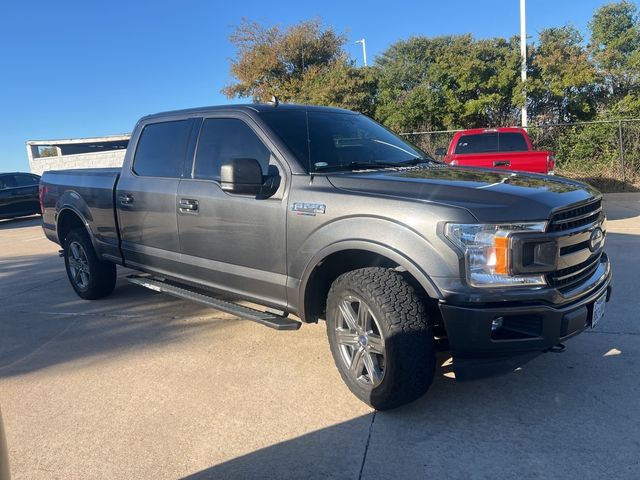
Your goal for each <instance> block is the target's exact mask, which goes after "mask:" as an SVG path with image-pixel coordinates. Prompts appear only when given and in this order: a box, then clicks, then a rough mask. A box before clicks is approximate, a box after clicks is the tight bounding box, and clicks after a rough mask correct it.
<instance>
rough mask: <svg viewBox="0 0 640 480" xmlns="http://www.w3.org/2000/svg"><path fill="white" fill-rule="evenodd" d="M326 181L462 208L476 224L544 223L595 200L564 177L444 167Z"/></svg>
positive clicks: (354, 189)
mask: <svg viewBox="0 0 640 480" xmlns="http://www.w3.org/2000/svg"><path fill="white" fill-rule="evenodd" d="M328 179H329V181H330V182H331V184H332V185H333V186H334V187H336V188H338V189H341V190H347V191H351V192H360V193H366V194H371V195H376V196H386V197H393V198H399V199H410V200H416V201H421V202H427V203H437V204H441V205H451V206H455V207H459V208H464V209H466V210H468V211H469V212H470V213H471V214H472V215H474V216H475V217H476V218H477V219H478V221H479V222H511V221H518V222H522V221H538V220H546V219H548V218H549V216H550V214H551V212H552V211H554V210H557V209H559V208H562V207H566V206H569V205H572V204H575V203H581V202H584V201H586V200H589V199H591V198H594V197H598V196H600V193H599V192H598V191H597V190H596V189H594V188H592V187H590V186H589V185H586V184H583V183H580V182H576V181H572V180H568V179H565V178H557V177H549V176H546V175H533V174H526V173H517V172H511V171H501V170H491V169H482V168H468V167H467V168H465V167H449V166H445V165H429V166H427V167H417V168H407V169H402V170H400V171H398V170H377V171H375V172H364V171H362V172H353V173H344V174H335V175H329V176H328Z"/></svg>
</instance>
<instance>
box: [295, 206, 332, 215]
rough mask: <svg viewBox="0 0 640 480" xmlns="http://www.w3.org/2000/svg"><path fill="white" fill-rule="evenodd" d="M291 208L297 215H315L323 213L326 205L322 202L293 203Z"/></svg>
mask: <svg viewBox="0 0 640 480" xmlns="http://www.w3.org/2000/svg"><path fill="white" fill-rule="evenodd" d="M291 210H292V211H294V212H296V213H297V214H298V215H310V216H312V217H315V216H316V215H317V214H319V213H325V212H326V211H327V206H326V205H325V204H324V203H294V204H293V206H292V207H291Z"/></svg>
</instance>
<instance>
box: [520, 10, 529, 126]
mask: <svg viewBox="0 0 640 480" xmlns="http://www.w3.org/2000/svg"><path fill="white" fill-rule="evenodd" d="M525 3H526V0H520V57H521V60H522V61H521V65H520V78H521V79H522V85H523V88H525V87H524V85H525V84H526V82H527V18H526V16H527V7H526V5H525ZM522 128H527V90H526V89H524V104H523V105H522Z"/></svg>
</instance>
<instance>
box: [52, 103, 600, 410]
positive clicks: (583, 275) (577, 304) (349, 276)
mask: <svg viewBox="0 0 640 480" xmlns="http://www.w3.org/2000/svg"><path fill="white" fill-rule="evenodd" d="M40 190H41V191H40V197H41V201H42V212H43V226H44V231H45V233H46V235H47V237H48V238H49V239H51V240H52V241H54V242H56V243H58V244H60V245H61V246H62V248H63V250H62V255H63V256H64V261H65V266H66V270H67V274H68V277H69V280H70V282H71V285H72V287H73V288H74V289H75V291H76V292H77V294H78V295H79V296H80V297H82V298H84V299H96V298H101V297H104V296H106V295H109V294H110V293H111V292H112V291H113V289H114V286H115V283H116V265H121V266H124V267H128V268H131V269H134V270H138V271H139V272H140V274H136V275H130V276H129V277H128V278H129V280H130V281H132V282H134V283H137V284H139V285H143V286H145V287H148V288H151V289H154V290H157V291H162V292H166V293H169V294H172V295H176V296H178V297H182V298H187V299H191V300H194V301H197V302H201V303H204V304H206V305H210V306H212V307H214V308H217V309H221V310H224V311H228V312H231V313H233V314H235V315H237V316H239V317H243V318H247V319H250V320H253V321H256V322H259V323H262V324H264V325H267V326H270V327H273V328H277V329H282V330H294V329H297V328H298V327H299V326H300V325H301V323H309V322H317V321H318V320H319V319H323V320H325V321H326V327H327V335H328V339H329V345H330V348H331V352H332V354H333V357H334V360H335V363H336V365H337V367H338V369H339V371H340V374H341V375H342V378H343V379H344V381H345V383H346V384H347V386H348V387H349V388H350V389H351V391H352V392H353V393H354V394H355V395H356V396H357V397H359V398H360V399H361V400H363V401H364V402H366V403H368V404H369V405H371V406H373V407H374V408H377V409H389V408H393V407H396V406H399V405H402V404H404V403H407V402H409V401H411V400H413V399H416V398H418V397H419V396H421V395H422V394H424V393H425V392H426V391H427V389H428V388H429V386H430V384H431V383H432V380H433V375H434V371H435V368H436V352H437V350H439V349H447V350H450V351H451V353H452V356H453V368H454V372H455V374H456V378H457V379H460V380H464V379H469V378H477V377H481V376H486V375H489V374H493V373H498V372H502V371H508V370H512V369H514V368H516V367H518V366H519V365H521V364H522V363H524V362H525V361H527V360H529V359H531V358H533V357H535V356H536V355H538V354H540V353H542V352H545V351H549V350H560V349H562V348H563V346H562V344H561V342H563V341H564V340H566V339H568V338H569V337H572V336H574V335H576V334H578V333H580V332H582V331H583V330H585V329H586V328H589V327H593V326H595V324H596V323H597V322H598V321H599V320H600V319H601V318H602V316H603V314H604V307H605V303H606V302H607V301H608V300H609V296H610V293H611V286H610V284H611V270H610V266H609V260H608V258H607V255H606V253H605V252H604V250H603V248H604V239H605V233H606V220H605V215H604V212H603V209H602V198H601V195H600V194H599V193H598V192H597V191H596V190H594V189H593V188H591V187H589V186H588V185H585V184H582V183H579V182H575V181H571V180H567V179H562V178H550V177H547V176H543V175H533V174H521V173H514V172H509V171H504V170H488V169H479V168H462V167H451V166H447V165H444V164H442V163H440V162H437V161H435V160H433V159H432V158H430V157H429V156H428V155H426V154H425V153H424V152H422V151H420V150H419V149H418V148H416V147H414V146H413V145H411V144H410V143H408V142H407V141H405V140H404V139H402V138H400V137H398V136H396V135H394V134H393V133H391V132H389V131H388V130H386V129H385V128H383V127H382V126H380V125H378V124H377V123H375V122H374V121H372V120H370V119H369V118H367V117H365V116H363V115H360V114H357V113H354V112H349V111H346V110H340V109H335V108H325V107H312V106H301V105H283V104H280V105H278V104H274V105H269V104H266V105H258V104H256V105H244V106H240V105H233V106H221V107H209V108H198V109H191V110H182V111H174V112H168V113H162V114H156V115H151V116H147V117H144V118H143V119H141V120H140V121H139V122H138V124H137V125H136V127H135V130H134V131H133V134H132V137H131V141H130V143H129V147H128V149H127V152H126V157H125V160H124V165H123V167H122V169H117V170H113V169H89V170H65V171H56V172H46V173H45V174H44V176H43V177H42V182H41V184H40ZM239 301H242V303H238V302H239ZM247 302H251V303H252V304H254V305H252V306H248V305H247ZM255 304H257V305H260V306H262V307H256V306H255ZM290 315H295V316H296V317H297V319H295V318H292V317H291V316H290ZM298 319H299V321H298Z"/></svg>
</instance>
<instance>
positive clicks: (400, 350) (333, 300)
mask: <svg viewBox="0 0 640 480" xmlns="http://www.w3.org/2000/svg"><path fill="white" fill-rule="evenodd" d="M326 320H327V336H328V338H329V346H330V347H331V353H332V355H333V359H334V361H335V363H336V366H337V367H338V371H339V372H340V376H341V377H342V379H343V380H344V382H345V383H346V385H347V387H349V390H351V392H353V394H354V395H356V396H357V397H358V398H359V399H360V400H362V401H363V402H365V403H366V404H368V405H370V406H372V407H373V408H376V409H378V410H387V409H390V408H395V407H398V406H400V405H404V404H405V403H408V402H410V401H412V400H415V399H416V398H418V397H420V396H421V395H423V394H424V393H425V392H426V391H427V389H428V388H429V385H431V381H432V380H433V373H434V370H435V362H436V357H435V342H434V340H433V333H432V329H431V323H430V321H429V319H428V318H427V313H426V309H425V306H424V303H423V300H422V298H420V296H419V295H418V293H417V292H416V290H415V289H414V288H413V286H412V285H411V284H410V283H409V281H407V279H405V277H403V275H402V274H401V273H400V272H397V271H395V270H392V269H388V268H381V267H369V268H361V269H358V270H353V271H351V272H347V273H344V274H342V275H340V276H339V277H338V278H337V279H336V280H335V281H334V282H333V284H332V285H331V289H330V290H329V295H328V297H327V317H326Z"/></svg>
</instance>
